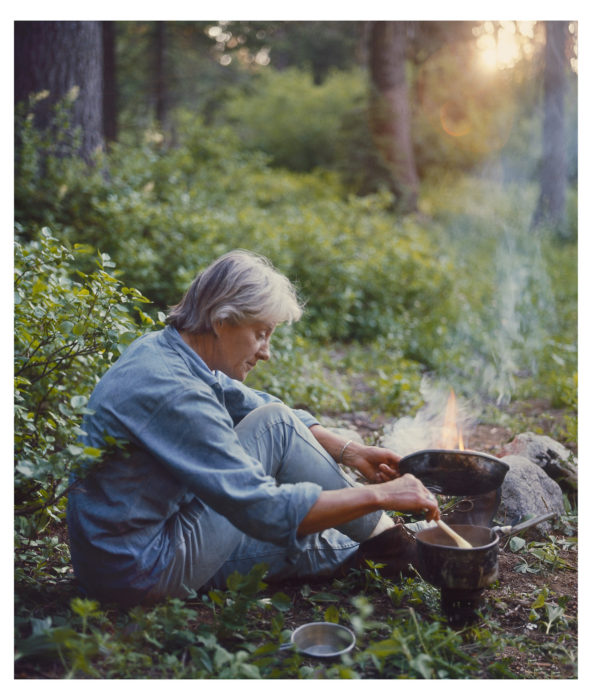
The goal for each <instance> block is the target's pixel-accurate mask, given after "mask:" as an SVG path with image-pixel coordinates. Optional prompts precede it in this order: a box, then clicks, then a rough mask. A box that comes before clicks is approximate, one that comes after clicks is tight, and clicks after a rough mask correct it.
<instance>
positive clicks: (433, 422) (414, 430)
mask: <svg viewBox="0 0 592 700" xmlns="http://www.w3.org/2000/svg"><path fill="white" fill-rule="evenodd" d="M450 391H451V388H450V387H449V386H444V385H442V384H438V383H437V382H436V381H435V380H434V379H432V378H429V377H428V376H427V375H426V376H424V377H423V379H422V381H421V386H420V393H421V396H422V398H423V401H424V404H423V406H422V408H421V409H419V411H418V412H417V414H416V415H415V416H413V417H411V416H404V417H403V418H399V419H398V420H396V421H394V422H393V423H391V424H390V425H388V426H386V427H385V429H384V433H383V437H382V440H381V443H382V445H383V446H384V447H387V448H389V449H391V450H393V452H395V453H396V454H398V455H401V456H404V455H407V454H409V453H411V452H416V451H417V450H424V449H430V448H437V447H441V443H442V434H443V429H444V415H445V413H446V406H447V404H448V401H449V399H450ZM477 415H478V411H477V409H476V407H475V406H474V405H472V404H471V403H470V402H469V401H467V400H465V399H460V398H459V397H458V396H457V397H456V425H457V428H459V429H460V430H461V431H462V433H463V435H464V436H465V437H466V435H467V434H468V433H469V431H470V429H471V427H472V425H474V423H475V420H476V416H477ZM466 447H470V445H467V444H465V448H466Z"/></svg>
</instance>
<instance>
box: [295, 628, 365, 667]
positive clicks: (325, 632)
mask: <svg viewBox="0 0 592 700" xmlns="http://www.w3.org/2000/svg"><path fill="white" fill-rule="evenodd" d="M291 640H292V645H293V646H294V647H296V650H297V651H299V652H300V653H301V654H306V655H307V656H314V657H316V658H321V659H329V658H332V657H335V656H339V655H340V654H346V653H347V652H348V651H351V650H352V649H353V648H354V646H355V644H356V637H355V635H354V633H353V632H352V631H351V630H350V629H348V628H347V627H343V626H342V625H337V624H335V623H334V622H309V623H308V624H306V625H302V626H301V627H298V628H296V629H295V630H294V631H293V632H292V637H291Z"/></svg>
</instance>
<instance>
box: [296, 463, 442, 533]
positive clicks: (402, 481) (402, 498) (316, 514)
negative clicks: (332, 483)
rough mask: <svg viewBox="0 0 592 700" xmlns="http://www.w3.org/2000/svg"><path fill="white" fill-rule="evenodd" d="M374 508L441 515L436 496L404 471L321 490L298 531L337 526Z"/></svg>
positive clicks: (312, 530)
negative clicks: (356, 485) (385, 478)
mask: <svg viewBox="0 0 592 700" xmlns="http://www.w3.org/2000/svg"><path fill="white" fill-rule="evenodd" d="M376 510H398V511H401V512H403V513H425V514H426V518H427V520H433V519H434V518H436V519H437V518H439V517H440V511H439V509H438V502H437V500H436V498H435V496H432V494H431V493H430V492H429V491H428V490H427V489H426V487H425V486H424V485H423V484H422V483H421V481H420V480H419V479H417V478H416V477H414V476H412V475H411V474H404V475H403V476H401V477H399V478H397V479H392V480H388V481H384V482H382V483H378V484H368V485H367V486H363V487H361V488H343V489H336V490H334V491H322V492H321V493H320V495H319V497H318V499H317V501H316V503H315V504H314V505H313V507H312V508H311V509H310V510H309V511H308V513H307V514H306V516H305V517H304V518H303V520H302V521H301V523H300V525H299V526H298V535H299V536H302V535H310V534H311V533H313V532H320V531H321V530H325V529H326V528H328V527H338V526H339V525H341V524H342V523H345V522H349V521H350V520H354V519H355V518H359V517H361V516H362V515H366V514H367V513H372V512H374V511H376Z"/></svg>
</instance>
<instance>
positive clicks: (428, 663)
mask: <svg viewBox="0 0 592 700" xmlns="http://www.w3.org/2000/svg"><path fill="white" fill-rule="evenodd" d="M432 664H433V659H432V657H431V656H429V655H428V654H419V656H416V657H415V658H414V659H411V661H410V662H409V665H410V666H411V668H414V669H415V670H416V671H418V672H419V673H420V675H421V676H422V677H423V678H432V676H433V668H432Z"/></svg>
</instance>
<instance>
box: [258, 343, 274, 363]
mask: <svg viewBox="0 0 592 700" xmlns="http://www.w3.org/2000/svg"><path fill="white" fill-rule="evenodd" d="M257 357H258V358H259V359H260V360H263V361H264V362H267V360H269V358H270V357H271V348H270V347H269V340H266V341H265V342H264V343H263V345H260V346H259V352H258V353H257Z"/></svg>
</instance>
